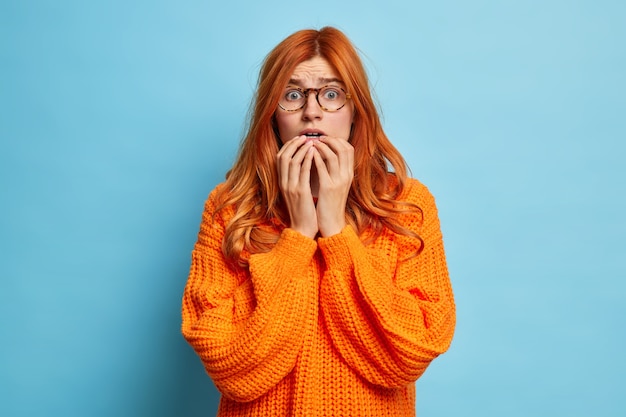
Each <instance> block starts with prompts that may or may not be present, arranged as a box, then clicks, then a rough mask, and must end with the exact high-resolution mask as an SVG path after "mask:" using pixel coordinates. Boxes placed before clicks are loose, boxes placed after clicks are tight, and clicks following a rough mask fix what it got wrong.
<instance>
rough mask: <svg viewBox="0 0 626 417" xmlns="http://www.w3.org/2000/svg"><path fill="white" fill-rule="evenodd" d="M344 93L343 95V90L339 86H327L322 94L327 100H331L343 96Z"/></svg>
mask: <svg viewBox="0 0 626 417" xmlns="http://www.w3.org/2000/svg"><path fill="white" fill-rule="evenodd" d="M342 95H343V91H341V89H339V88H337V87H328V88H325V89H324V90H322V94H321V96H322V97H323V98H324V99H325V100H329V101H335V100H338V99H340V98H341V96H342Z"/></svg>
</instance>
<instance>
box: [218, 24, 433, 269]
mask: <svg viewBox="0 0 626 417" xmlns="http://www.w3.org/2000/svg"><path fill="white" fill-rule="evenodd" d="M316 56H319V57H322V58H324V59H325V60H326V61H328V63H329V64H330V65H331V66H332V67H334V69H335V70H336V71H337V73H338V74H339V76H340V78H341V79H342V81H343V82H344V84H345V86H346V89H347V91H348V92H349V93H350V94H351V97H352V98H351V100H352V101H353V103H354V111H355V115H354V120H353V127H352V134H351V139H350V143H351V144H352V146H353V147H354V158H355V161H356V162H355V167H354V180H353V183H352V187H351V190H350V194H349V196H348V201H347V206H346V221H347V222H348V224H351V225H352V226H353V227H354V228H355V230H356V231H357V233H359V235H363V236H365V235H367V238H366V239H365V240H366V241H371V240H373V239H375V238H376V237H377V236H379V235H380V233H381V232H382V230H383V228H384V227H387V228H389V229H391V230H392V231H394V232H395V233H400V234H403V235H409V236H414V237H418V238H419V236H417V235H416V234H415V233H413V232H411V231H409V230H407V229H405V228H403V227H402V226H400V225H399V224H398V223H397V222H396V221H395V218H396V217H397V215H398V214H399V213H403V212H407V211H411V210H417V211H419V207H416V206H414V205H410V204H407V203H403V202H399V201H396V198H397V197H398V196H399V194H400V193H401V192H402V190H403V187H404V183H405V181H406V178H407V166H406V163H405V161H404V158H403V157H402V155H400V152H398V150H397V149H396V148H395V147H394V146H393V145H392V144H391V142H390V141H389V139H388V138H387V136H386V135H385V133H384V132H383V129H382V126H381V122H380V119H379V116H378V111H377V109H376V105H375V103H374V100H373V98H372V95H371V92H370V88H369V81H368V78H367V74H366V71H365V68H364V67H363V64H362V62H361V59H360V57H359V55H358V53H357V51H356V49H355V48H354V46H353V45H352V43H351V42H350V40H349V39H348V38H347V37H346V36H345V35H344V34H343V33H342V32H341V31H339V30H338V29H335V28H332V27H325V28H322V29H320V30H312V29H309V30H302V31H298V32H296V33H294V34H292V35H290V36H289V37H287V38H286V39H285V40H283V41H282V42H281V43H280V44H278V45H277V46H276V47H275V48H274V49H273V50H272V51H271V52H270V53H269V54H268V55H267V57H266V58H265V61H264V62H263V65H262V67H261V71H260V75H259V80H258V86H257V91H256V96H255V98H254V101H253V103H252V107H251V108H250V115H249V123H248V129H247V133H246V135H245V137H244V139H243V142H242V144H241V147H240V150H239V154H238V156H237V159H236V161H235V163H234V165H233V167H232V168H231V169H230V170H229V171H228V173H227V174H226V183H225V187H223V188H222V193H221V195H219V196H218V201H219V205H218V208H217V211H220V210H222V209H224V208H225V207H234V210H235V212H234V215H233V217H232V218H231V219H230V221H229V223H228V224H227V226H226V231H225V236H224V240H223V242H222V250H223V253H224V255H225V257H226V258H227V259H228V260H229V261H230V262H233V263H239V264H240V265H245V264H246V263H247V259H246V258H247V256H245V255H244V253H248V254H252V253H259V252H267V251H269V250H270V249H271V248H272V247H273V245H274V244H275V243H276V241H277V239H278V232H277V231H276V229H275V228H272V227H260V226H261V225H268V224H274V225H276V224H278V225H281V226H284V227H288V226H289V215H288V214H287V211H286V208H285V207H284V205H283V203H282V200H281V196H280V190H279V187H278V174H277V168H276V154H277V153H278V150H279V140H278V137H277V133H276V131H275V128H274V122H273V117H274V113H275V112H276V109H277V107H278V100H279V97H280V95H281V93H282V91H283V89H284V87H285V86H286V85H287V83H288V81H289V78H290V77H291V75H292V74H293V71H294V70H295V68H296V66H297V65H298V64H300V63H302V62H304V61H307V60H309V59H311V58H313V57H316ZM390 171H392V172H394V173H395V177H396V180H395V181H393V184H390V183H389V180H388V178H389V175H388V173H389V172H390ZM214 214H215V213H214ZM365 232H367V233H365ZM420 240H421V239H420Z"/></svg>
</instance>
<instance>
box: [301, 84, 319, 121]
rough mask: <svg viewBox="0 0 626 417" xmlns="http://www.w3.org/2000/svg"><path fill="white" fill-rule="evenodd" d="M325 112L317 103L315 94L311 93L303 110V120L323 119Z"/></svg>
mask: <svg viewBox="0 0 626 417" xmlns="http://www.w3.org/2000/svg"><path fill="white" fill-rule="evenodd" d="M323 114H324V111H323V110H322V108H321V107H320V105H319V103H318V102H317V98H316V97H315V92H313V91H311V92H310V93H309V95H308V97H307V98H306V103H305V105H304V108H303V109H302V118H303V119H305V120H314V119H321V118H322V115H323Z"/></svg>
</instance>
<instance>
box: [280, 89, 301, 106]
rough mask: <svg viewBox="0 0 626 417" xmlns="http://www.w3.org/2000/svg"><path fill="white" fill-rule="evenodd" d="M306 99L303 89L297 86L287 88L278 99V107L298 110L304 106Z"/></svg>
mask: <svg viewBox="0 0 626 417" xmlns="http://www.w3.org/2000/svg"><path fill="white" fill-rule="evenodd" d="M305 101H306V95H305V94H304V91H302V90H300V89H299V88H293V87H292V88H287V89H286V90H285V93H284V94H283V96H282V98H281V99H280V101H279V104H280V107H282V108H283V109H285V110H288V111H293V110H298V109H299V108H300V107H302V106H304V103H305Z"/></svg>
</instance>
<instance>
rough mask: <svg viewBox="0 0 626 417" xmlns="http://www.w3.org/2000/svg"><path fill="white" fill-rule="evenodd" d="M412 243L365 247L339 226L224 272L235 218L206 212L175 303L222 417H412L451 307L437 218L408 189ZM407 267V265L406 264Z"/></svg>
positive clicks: (449, 324) (415, 186) (281, 244)
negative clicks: (418, 386)
mask: <svg viewBox="0 0 626 417" xmlns="http://www.w3.org/2000/svg"><path fill="white" fill-rule="evenodd" d="M400 199H401V200H405V201H410V202H413V203H416V204H417V205H418V206H419V207H421V209H422V211H423V215H424V219H423V222H422V218H421V216H420V215H403V216H402V217H401V221H402V224H403V225H404V226H405V227H408V228H409V229H411V230H413V231H415V232H417V233H419V235H420V236H421V237H422V239H423V240H424V244H425V246H424V250H423V251H422V252H421V253H420V255H419V256H417V257H411V255H413V254H414V253H415V251H416V249H417V245H418V242H417V241H416V239H414V238H409V237H406V236H399V235H396V234H394V233H392V232H391V231H389V230H385V231H384V232H383V233H382V235H381V236H380V237H379V238H378V239H377V240H376V241H374V242H373V243H371V244H369V245H368V246H365V245H364V244H363V243H362V242H361V240H360V239H359V237H358V236H357V234H356V233H355V231H354V229H353V228H352V227H350V226H346V227H345V228H344V229H343V230H342V231H341V233H339V234H337V235H335V236H331V237H328V238H318V239H317V240H313V239H309V238H308V237H305V236H303V235H301V234H299V233H297V232H296V231H294V230H292V229H289V228H285V229H283V230H279V231H277V232H279V233H280V238H279V240H278V242H277V243H276V245H275V246H274V248H273V249H272V250H271V251H270V252H268V253H259V254H254V255H252V256H250V262H249V268H240V269H232V268H230V267H228V266H227V264H226V263H225V260H224V257H223V255H222V252H221V244H222V238H223V236H224V227H225V224H227V223H228V221H229V219H230V217H231V216H232V214H233V211H232V209H231V210H226V211H222V212H221V215H219V216H217V218H216V221H215V222H213V221H212V213H213V211H214V209H215V191H214V192H213V193H212V194H211V196H209V199H208V200H207V203H206V206H205V211H204V214H203V220H202V225H201V227H200V233H199V236H198V241H197V243H196V245H195V247H194V250H193V253H192V264H191V271H190V274H189V279H188V282H187V286H186V288H185V292H184V296H183V309H182V318H183V322H182V331H183V335H184V336H185V338H186V339H187V341H188V342H189V343H190V344H191V346H193V348H194V349H195V351H196V352H197V354H198V355H199V356H200V358H201V359H202V362H203V364H204V366H205V368H206V370H207V372H208V374H209V375H210V376H211V378H212V379H213V382H214V383H215V385H216V386H217V388H218V389H219V391H220V392H221V393H222V398H221V401H220V405H219V411H218V416H220V417H231V416H232V417H234V416H267V417H270V416H307V417H310V416H359V417H360V416H376V417H383V416H414V415H415V380H416V379H417V378H418V377H419V376H420V375H422V373H423V372H424V371H425V370H426V367H427V366H428V365H429V363H430V362H431V361H432V360H433V359H434V358H435V357H437V356H438V355H439V354H441V353H443V352H444V351H445V350H446V349H447V348H448V346H449V345H450V342H451V340H452V335H453V332H454V325H455V307H454V301H453V296H452V288H451V285H450V281H449V279H448V272H447V267H446V262H445V256H444V249H443V242H442V236H441V231H440V227H439V220H438V217H437V209H436V207H435V202H434V199H433V197H432V195H431V194H430V193H429V191H428V190H427V189H426V187H425V186H423V185H422V184H420V183H419V182H418V181H416V180H413V179H410V180H409V181H408V182H407V185H406V187H405V190H404V192H403V194H402V196H401V197H400ZM407 258H408V260H407Z"/></svg>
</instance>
